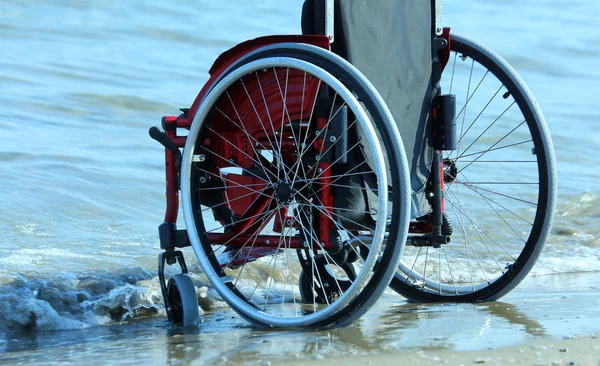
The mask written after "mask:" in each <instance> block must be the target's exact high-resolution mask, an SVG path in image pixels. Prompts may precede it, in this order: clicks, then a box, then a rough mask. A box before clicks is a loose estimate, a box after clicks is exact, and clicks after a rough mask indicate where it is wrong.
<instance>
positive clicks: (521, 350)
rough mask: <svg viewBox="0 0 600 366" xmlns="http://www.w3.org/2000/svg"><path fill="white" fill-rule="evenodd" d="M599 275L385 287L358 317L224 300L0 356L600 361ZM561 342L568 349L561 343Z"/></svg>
mask: <svg viewBox="0 0 600 366" xmlns="http://www.w3.org/2000/svg"><path fill="white" fill-rule="evenodd" d="M599 309H600V276H599V275H598V274H597V273H591V274H589V273H588V274H569V275H551V276H539V277H530V278H528V279H526V280H525V281H524V282H523V283H522V284H521V285H520V286H519V287H517V288H516V289H515V290H514V291H513V292H512V293H510V294H509V295H507V296H506V297H505V298H503V299H502V301H496V302H491V303H481V304H430V305H422V304H410V303H408V302H406V301H405V300H403V299H402V298H400V297H399V296H398V295H395V294H393V293H390V294H385V295H384V296H383V297H382V298H381V300H380V301H379V302H378V303H377V304H376V305H375V307H374V308H373V309H372V310H371V311H370V312H369V313H367V314H366V315H365V316H364V317H363V318H362V319H360V320H359V321H357V322H356V323H355V324H353V325H351V326H349V327H346V328H341V329H333V330H326V331H281V330H279V331H270V330H256V329H253V328H252V327H250V326H249V325H248V324H247V323H246V322H245V321H243V320H241V319H240V318H239V317H238V316H237V315H236V314H235V313H233V311H231V310H230V309H229V308H227V307H222V308H216V309H213V310H212V311H210V312H207V313H205V314H204V316H203V319H204V320H203V324H202V325H201V326H200V327H199V328H198V329H196V330H194V331H185V332H183V331H182V330H179V329H173V328H170V327H169V326H168V324H167V322H166V319H165V318H164V316H155V317H151V318H144V319H138V320H136V321H132V322H128V323H124V324H113V325H108V326H99V327H92V328H88V329H84V330H77V331H61V332H32V333H19V334H17V333H9V334H6V337H5V339H8V341H5V342H4V343H2V344H0V352H2V353H0V364H7V363H23V362H26V363H31V364H44V365H48V364H52V363H57V364H58V363H77V364H79V363H84V362H85V363H89V362H90V361H93V360H95V361H97V362H102V363H108V364H132V363H135V364H143V363H145V364H240V363H248V364H258V365H268V364H272V365H275V364H283V363H285V364H288V363H290V362H292V363H295V364H305V363H307V362H308V361H310V362H311V363H312V362H315V361H316V362H317V364H344V365H360V364H380V363H392V362H393V363H396V364H398V363H403V364H415V365H429V364H441V363H448V364H453V365H460V364H464V365H467V364H478V363H487V364H531V365H534V364H542V365H543V364H549V365H550V364H559V365H562V364H565V365H569V364H570V363H571V362H573V363H574V364H575V365H598V364H599V362H600V340H599V339H598V338H596V335H600V332H599V331H600V314H599V311H598V310H599ZM561 350H566V351H561Z"/></svg>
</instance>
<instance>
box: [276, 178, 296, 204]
mask: <svg viewBox="0 0 600 366" xmlns="http://www.w3.org/2000/svg"><path fill="white" fill-rule="evenodd" d="M292 195H293V189H292V187H291V186H290V184H289V183H287V182H281V183H279V184H277V186H275V198H277V201H279V202H281V203H282V204H284V205H287V204H288V203H290V202H291V201H292Z"/></svg>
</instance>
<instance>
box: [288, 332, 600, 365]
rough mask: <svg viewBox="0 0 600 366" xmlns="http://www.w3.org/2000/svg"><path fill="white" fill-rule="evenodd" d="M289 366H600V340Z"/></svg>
mask: <svg viewBox="0 0 600 366" xmlns="http://www.w3.org/2000/svg"><path fill="white" fill-rule="evenodd" d="M285 364H287V365H290V364H291V365H305V364H310V365H342V364H343V365H347V366H351V365H381V364H400V365H423V366H425V365H440V364H449V365H469V364H488V365H594V366H595V365H600V339H598V337H596V336H584V337H581V338H572V339H552V338H543V339H536V340H533V341H528V342H525V343H522V344H518V345H516V346H511V347H504V348H499V349H488V350H480V351H462V352H457V351H448V350H441V351H428V352H426V351H423V350H420V351H416V352H407V353H387V354H381V355H370V356H358V357H344V358H335V359H330V360H319V361H313V362H310V363H308V362H306V361H299V362H293V363H289V362H286V363H285Z"/></svg>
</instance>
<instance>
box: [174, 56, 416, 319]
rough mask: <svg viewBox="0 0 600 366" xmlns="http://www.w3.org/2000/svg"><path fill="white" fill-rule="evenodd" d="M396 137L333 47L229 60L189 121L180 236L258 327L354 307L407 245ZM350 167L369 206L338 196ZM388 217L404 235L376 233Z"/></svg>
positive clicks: (360, 308) (376, 101) (345, 314)
mask: <svg viewBox="0 0 600 366" xmlns="http://www.w3.org/2000/svg"><path fill="white" fill-rule="evenodd" d="M399 140H400V139H399V135H398V132H397V129H396V127H395V124H394V122H393V119H392V117H391V114H390V113H389V111H388V110H387V107H385V104H384V103H383V101H382V100H381V97H380V96H379V95H378V94H377V92H376V91H375V90H374V88H373V87H372V86H371V85H370V84H369V83H368V82H367V81H366V80H365V79H364V77H362V75H360V73H359V72H358V71H357V70H356V69H355V68H353V67H352V66H351V65H349V64H348V63H347V62H345V61H344V60H342V59H341V58H339V57H337V56H335V55H333V54H332V53H329V52H327V51H325V50H322V49H319V48H316V47H312V46H308V45H298V44H296V45H295V44H282V45H273V46H269V47H265V48H264V49H261V50H258V51H255V52H253V53H251V54H249V55H247V56H245V57H244V58H243V59H242V60H240V61H238V62H237V63H235V64H234V65H232V66H231V67H230V68H229V70H228V71H226V72H225V74H224V75H223V76H222V77H221V78H220V79H219V80H218V81H217V82H216V83H215V84H214V86H213V87H212V89H211V91H210V92H209V94H208V95H207V96H206V98H205V99H204V100H203V101H202V104H201V106H200V107H199V109H198V111H197V112H196V114H195V116H194V119H193V123H192V126H191V128H190V132H189V135H188V137H187V142H186V146H185V149H184V154H183V163H182V169H181V192H182V204H183V210H184V216H185V222H186V226H187V231H188V236H189V238H190V242H191V243H192V247H193V249H194V251H195V253H196V255H197V257H198V259H199V262H200V265H201V266H202V269H203V271H204V272H205V274H206V275H207V277H208V279H209V280H210V282H211V283H212V285H213V286H214V288H215V289H216V290H217V292H218V293H219V294H220V296H221V297H222V298H223V300H225V301H226V302H227V303H228V304H229V305H230V306H231V307H232V308H233V309H234V310H235V311H236V312H238V313H239V314H240V315H241V316H242V317H244V318H245V319H247V320H248V321H250V322H251V323H252V324H254V325H256V326H259V327H332V326H340V325H345V324H348V323H349V322H351V321H353V320H354V319H356V318H357V317H359V316H360V315H362V314H363V313H364V312H365V311H366V310H367V309H368V308H369V307H370V306H371V305H372V304H373V303H374V302H375V301H376V300H377V298H378V297H379V296H380V295H381V293H382V292H383V291H384V290H385V288H386V287H387V285H388V284H389V281H390V280H391V277H392V276H393V273H394V272H395V269H396V267H397V265H398V263H399V260H400V256H401V253H402V249H403V247H404V243H405V241H406V231H407V230H405V229H406V228H407V227H408V204H407V203H408V202H409V188H408V187H409V185H408V181H407V179H408V173H407V163H406V158H405V155H404V151H403V149H402V145H401V143H400V144H398V141H399ZM383 151H385V154H384V152H383ZM365 156H366V157H367V158H364V159H363V160H362V161H359V162H358V163H356V164H355V165H353V166H349V164H350V162H354V161H356V158H357V157H365ZM340 171H342V172H343V174H342V173H339V172H340ZM348 176H355V177H357V178H360V179H359V180H358V182H360V183H361V184H358V185H352V186H349V187H348V188H349V189H351V191H352V190H353V191H354V192H359V194H361V195H364V196H365V197H367V191H368V190H372V191H373V192H376V193H377V194H376V195H375V196H373V195H371V196H370V197H375V199H376V202H374V207H377V210H374V209H372V208H369V207H370V206H368V205H367V207H364V208H358V209H356V208H353V207H345V206H343V205H342V204H340V203H339V202H341V201H339V200H335V199H334V197H333V194H332V192H333V190H334V189H335V188H336V187H339V186H343V185H344V184H342V182H344V181H342V180H341V179H342V178H343V177H348ZM367 176H368V177H369V179H366V177H367ZM388 177H389V178H388ZM366 181H369V183H368V184H365V182H366ZM389 183H391V184H392V185H393V186H394V187H396V188H394V194H393V195H390V198H389V201H388V190H389ZM388 208H389V211H388ZM346 210H351V211H353V212H354V213H359V214H360V215H359V216H361V215H362V219H348V217H347V216H346V215H344V211H346ZM390 213H393V215H392V216H396V218H395V219H394V220H395V222H396V224H397V225H398V226H397V227H398V228H400V230H399V231H398V232H397V233H396V234H394V235H393V236H392V238H391V240H390V238H389V235H388V239H387V241H386V242H384V234H385V230H386V220H387V219H388V217H389V216H390ZM353 217H356V216H353ZM349 226H351V227H352V229H353V230H356V227H358V228H360V229H361V230H363V231H368V232H369V233H370V240H369V242H368V243H364V242H362V241H361V240H359V239H358V238H356V236H354V235H353V234H352V230H351V229H350V228H349ZM361 245H364V246H366V245H369V247H370V248H371V251H367V252H365V251H364V250H361V248H360V247H361ZM366 253H368V254H366ZM348 266H352V267H353V268H352V269H351V272H355V273H356V275H355V276H354V273H353V275H352V276H346V275H345V272H347V270H348ZM344 268H345V269H346V270H344ZM302 276H304V279H303V281H302V284H303V289H302V291H301V290H300V289H299V288H298V284H299V283H300V282H301V281H300V278H302ZM309 293H310V295H308V294H309Z"/></svg>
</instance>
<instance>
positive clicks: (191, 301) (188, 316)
mask: <svg viewBox="0 0 600 366" xmlns="http://www.w3.org/2000/svg"><path fill="white" fill-rule="evenodd" d="M175 262H177V263H178V264H179V266H180V267H181V273H179V274H176V275H174V276H172V277H171V278H169V281H168V282H165V263H167V264H169V265H170V264H175ZM158 278H159V280H160V289H161V292H162V295H163V301H164V303H165V310H166V312H167V317H168V318H169V322H170V323H171V324H173V325H175V326H183V327H195V326H196V325H197V324H199V322H200V310H199V305H198V297H197V296H196V289H195V287H194V284H193V282H192V279H191V277H190V276H189V274H188V271H187V266H186V264H185V260H184V258H183V253H182V252H181V251H179V250H175V251H166V252H163V253H161V254H159V256H158Z"/></svg>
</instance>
